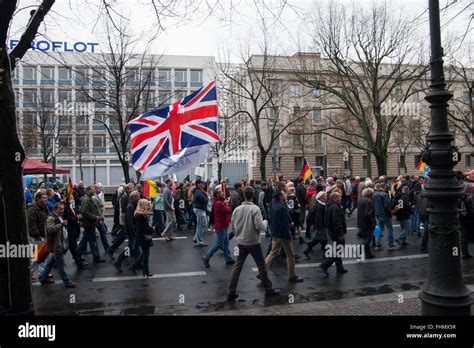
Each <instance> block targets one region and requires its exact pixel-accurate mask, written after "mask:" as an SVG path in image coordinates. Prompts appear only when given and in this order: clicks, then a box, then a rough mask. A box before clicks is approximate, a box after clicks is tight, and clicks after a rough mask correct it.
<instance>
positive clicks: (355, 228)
mask: <svg viewBox="0 0 474 348" xmlns="http://www.w3.org/2000/svg"><path fill="white" fill-rule="evenodd" d="M392 226H393V227H400V225H392ZM347 229H348V230H358V229H359V228H357V227H347ZM424 229H425V228H424V227H423V226H420V230H424ZM301 232H306V230H301ZM264 234H265V232H261V233H260V235H261V236H263V235H264Z"/></svg>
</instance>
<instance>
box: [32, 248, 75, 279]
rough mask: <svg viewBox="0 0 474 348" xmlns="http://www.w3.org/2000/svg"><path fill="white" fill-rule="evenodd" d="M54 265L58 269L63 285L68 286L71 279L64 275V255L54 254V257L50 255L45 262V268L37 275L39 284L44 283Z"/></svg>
mask: <svg viewBox="0 0 474 348" xmlns="http://www.w3.org/2000/svg"><path fill="white" fill-rule="evenodd" d="M55 264H56V267H57V268H58V271H59V275H60V276H61V279H62V280H63V282H64V284H69V283H70V282H71V279H70V278H69V275H68V274H67V273H66V269H65V268H64V267H65V263H64V254H56V255H55V256H54V257H53V256H52V255H49V256H48V259H47V260H46V266H45V267H44V269H43V271H42V272H41V273H40V274H39V280H40V282H41V283H44V282H45V281H47V280H48V275H49V272H51V270H52V269H53V266H54V265H55Z"/></svg>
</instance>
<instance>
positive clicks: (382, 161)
mask: <svg viewBox="0 0 474 348" xmlns="http://www.w3.org/2000/svg"><path fill="white" fill-rule="evenodd" d="M374 156H375V161H376V162H377V171H378V175H379V176H382V175H387V152H385V153H376V154H374Z"/></svg>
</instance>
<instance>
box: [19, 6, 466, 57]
mask: <svg viewBox="0 0 474 348" xmlns="http://www.w3.org/2000/svg"><path fill="white" fill-rule="evenodd" d="M110 1H115V6H116V8H117V9H118V11H120V13H122V14H123V15H124V16H126V17H127V18H129V19H130V22H129V24H130V27H131V28H132V29H133V30H134V32H135V34H137V35H140V36H141V37H144V38H146V37H147V34H149V33H150V31H151V30H150V29H153V28H156V25H155V24H156V16H155V14H154V13H153V11H152V9H151V7H150V6H149V5H147V4H149V3H150V2H151V1H150V0H139V1H137V0H135V1H132V0H109V2H110ZM221 1H222V0H221ZM234 1H236V0H234ZM260 1H262V0H260ZM39 2H40V1H39V0H20V1H19V9H22V8H26V9H25V10H21V11H19V12H18V13H17V15H16V16H15V18H14V21H13V24H12V27H11V29H10V38H15V39H19V38H20V36H21V31H22V29H23V28H24V26H25V24H26V23H27V21H28V18H29V11H30V10H31V7H28V6H30V5H34V4H37V3H39ZM84 2H85V1H84V0H57V1H56V3H55V4H54V6H53V11H52V12H50V13H49V14H48V16H47V19H46V21H45V25H43V26H42V27H41V29H40V32H41V34H44V35H45V36H46V37H47V38H48V39H50V40H55V41H70V42H75V41H85V42H99V46H101V45H102V47H104V45H103V35H102V34H101V24H100V23H98V22H97V4H99V0H88V2H89V5H88V6H86V5H84ZM237 2H238V6H237V8H236V9H234V10H233V12H232V15H230V14H229V12H228V10H229V9H228V8H222V9H221V10H220V11H218V13H215V15H212V16H209V17H205V15H204V14H205V13H206V12H207V11H206V10H205V9H204V8H202V9H201V13H200V12H199V11H196V12H194V14H193V15H189V18H190V19H189V20H187V21H184V20H180V19H178V18H173V19H170V20H164V21H163V24H164V26H165V27H166V31H164V32H161V33H160V34H159V36H158V37H157V38H156V39H155V40H154V42H153V45H152V51H153V53H160V54H177V55H210V56H216V57H217V58H218V56H219V52H220V51H221V52H222V48H223V47H226V46H229V47H230V48H231V49H233V50H234V51H235V50H236V47H237V42H248V41H252V42H257V41H259V40H258V39H259V38H258V36H259V35H258V33H259V30H258V27H259V21H258V20H257V18H258V16H257V12H256V8H255V7H254V6H252V4H253V0H240V1H238V0H237ZM281 2H282V1H277V0H268V1H267V0H265V4H267V5H268V8H272V9H274V8H276V4H278V3H281ZM287 2H288V3H289V4H290V5H291V6H288V7H286V8H285V10H284V11H283V13H281V17H280V18H281V21H280V23H279V24H278V25H277V26H275V25H273V26H272V22H273V21H272V19H273V16H272V15H271V14H269V13H268V11H265V9H264V8H263V7H264V5H262V4H260V6H259V8H260V10H261V11H262V12H264V13H265V16H266V17H267V18H266V20H267V22H266V23H267V24H268V26H269V27H270V28H271V29H270V30H271V32H272V34H273V36H274V38H273V39H272V41H273V42H277V47H278V49H279V51H280V52H279V53H283V54H285V53H286V54H292V53H294V51H295V50H296V49H297V46H298V44H297V43H298V42H301V43H302V45H303V48H305V49H307V47H304V46H305V45H307V42H308V41H307V36H306V31H305V27H304V24H302V22H303V19H304V18H306V17H307V15H308V14H309V13H311V12H312V11H314V8H315V6H316V7H317V6H321V4H322V3H325V2H327V1H325V0H320V1H317V2H315V1H313V0H289V1H287ZM340 2H343V3H348V4H354V6H356V7H360V9H361V11H363V10H364V8H366V7H367V6H370V1H352V0H351V1H349V0H347V1H344V0H343V1H340ZM225 3H229V0H226V1H225ZM388 3H391V4H394V6H395V7H396V8H398V9H399V10H401V11H403V13H407V15H411V16H412V15H417V16H418V15H421V17H420V21H421V23H422V26H421V29H420V30H425V32H424V33H420V34H421V35H425V36H426V35H427V33H428V29H429V23H428V21H427V19H428V12H427V11H426V9H427V7H428V1H427V0H417V1H410V0H398V1H392V2H388ZM470 3H471V4H472V1H471V0H457V1H456V0H441V1H440V7H442V8H443V7H446V6H447V7H448V8H447V10H446V11H444V12H445V13H444V16H443V17H444V18H445V20H444V23H446V22H447V21H449V23H447V25H446V26H444V27H443V30H449V31H450V32H453V33H457V34H458V35H462V33H463V32H464V30H465V28H466V27H467V26H468V24H469V23H470V25H471V26H472V22H469V20H470V16H472V13H473V11H474V9H473V8H472V5H471V8H470V9H467V10H466V11H464V12H463V13H462V14H461V15H458V16H456V14H457V13H458V12H459V11H460V10H461V9H463V8H465V7H466V6H469V4H470ZM229 17H230V18H231V19H232V20H229ZM453 17H454V19H453V20H450V19H452V18H453ZM443 33H445V31H444V32H443ZM471 34H472V32H471ZM471 36H472V35H471ZM426 38H427V42H429V41H428V37H426ZM466 44H467V45H472V38H468V40H467V43H466ZM252 51H253V52H252V53H258V47H257V46H254V48H253V50H252ZM233 58H235V57H233Z"/></svg>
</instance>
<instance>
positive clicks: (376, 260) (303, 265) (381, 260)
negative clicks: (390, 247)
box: [252, 254, 428, 272]
mask: <svg viewBox="0 0 474 348" xmlns="http://www.w3.org/2000/svg"><path fill="white" fill-rule="evenodd" d="M423 257H428V254H415V255H403V256H393V257H380V258H375V259H370V260H364V261H359V260H349V261H343V262H344V265H355V264H358V263H359V264H362V263H373V262H383V261H395V260H404V259H421V258H423ZM320 264H321V263H301V264H297V265H295V268H309V267H318V266H319V265H320ZM252 271H254V272H258V268H257V267H252Z"/></svg>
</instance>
